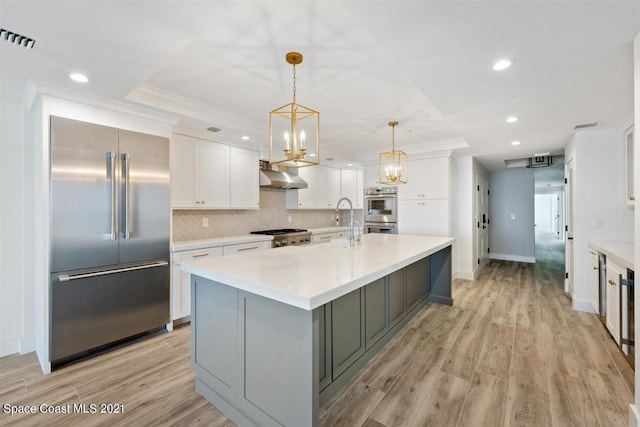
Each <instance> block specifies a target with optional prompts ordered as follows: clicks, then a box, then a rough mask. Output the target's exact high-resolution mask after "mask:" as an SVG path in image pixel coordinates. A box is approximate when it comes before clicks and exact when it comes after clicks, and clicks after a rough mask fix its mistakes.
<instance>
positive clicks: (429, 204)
mask: <svg viewBox="0 0 640 427" xmlns="http://www.w3.org/2000/svg"><path fill="white" fill-rule="evenodd" d="M421 203H422V205H421V206H422V224H423V227H422V231H421V233H420V234H424V235H427V236H448V235H449V232H450V231H449V200H447V199H442V200H424V201H423V202H421Z"/></svg>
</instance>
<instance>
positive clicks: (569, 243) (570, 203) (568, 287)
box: [565, 159, 575, 298]
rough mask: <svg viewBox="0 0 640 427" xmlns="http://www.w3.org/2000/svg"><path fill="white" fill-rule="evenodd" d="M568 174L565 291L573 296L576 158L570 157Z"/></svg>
mask: <svg viewBox="0 0 640 427" xmlns="http://www.w3.org/2000/svg"><path fill="white" fill-rule="evenodd" d="M566 168H567V169H566V176H567V191H566V194H567V196H566V198H565V201H566V204H567V209H566V212H567V215H566V226H565V227H566V230H567V231H566V247H567V253H566V260H567V261H566V266H567V278H566V279H565V292H567V293H569V295H570V296H571V298H573V210H574V190H575V185H574V182H573V181H574V177H573V174H574V171H573V168H574V160H573V159H570V160H569V161H568V162H567V166H566Z"/></svg>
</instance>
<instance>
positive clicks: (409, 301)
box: [181, 234, 454, 426]
mask: <svg viewBox="0 0 640 427" xmlns="http://www.w3.org/2000/svg"><path fill="white" fill-rule="evenodd" d="M453 242H454V239H451V238H447V237H428V236H405V235H387V234H367V235H364V236H363V237H362V244H361V245H359V246H355V247H344V246H342V245H339V244H333V243H324V244H319V245H307V246H292V247H285V248H278V249H272V250H267V251H262V252H259V253H253V254H246V255H235V256H231V257H224V258H211V259H206V260H199V261H190V262H188V263H185V264H182V267H181V268H182V269H183V270H185V271H187V272H189V273H191V275H192V283H191V286H192V292H191V301H192V331H191V337H192V343H191V346H192V351H191V361H192V367H193V370H194V372H195V374H196V390H197V391H198V392H199V393H200V394H202V395H203V396H204V397H205V398H207V399H208V400H209V401H210V402H211V403H213V404H214V405H215V406H216V407H217V408H218V409H220V410H221V411H222V412H223V413H225V415H227V416H228V417H229V418H231V419H232V420H233V421H234V422H236V423H237V424H238V425H241V426H243V425H249V426H251V425H265V426H281V425H284V426H315V425H317V423H318V411H319V407H320V404H321V403H323V402H325V401H326V400H328V399H329V398H330V397H331V396H332V395H334V394H335V393H336V392H337V391H338V390H340V388H341V387H342V386H343V385H344V384H345V383H346V382H347V380H348V379H349V378H350V377H352V376H353V375H354V374H355V373H356V372H357V370H358V369H359V368H360V367H361V366H363V365H364V364H365V363H366V361H368V360H369V359H370V358H371V357H372V356H373V355H374V354H375V353H376V352H377V351H378V350H379V349H380V348H381V347H382V346H384V344H385V343H386V342H388V341H389V340H390V339H391V337H392V336H393V335H394V334H395V333H396V332H397V331H398V330H399V329H400V328H401V327H402V326H403V325H404V324H406V322H407V321H408V320H409V319H410V318H411V316H412V315H413V314H415V313H416V312H417V311H418V309H419V307H421V306H422V304H424V303H425V301H432V302H437V303H443V304H449V305H451V304H453V300H452V299H451V246H452V244H453Z"/></svg>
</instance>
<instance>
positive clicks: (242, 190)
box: [229, 147, 260, 209]
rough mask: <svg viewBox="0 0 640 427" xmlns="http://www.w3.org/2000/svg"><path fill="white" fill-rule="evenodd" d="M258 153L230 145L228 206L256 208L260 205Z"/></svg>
mask: <svg viewBox="0 0 640 427" xmlns="http://www.w3.org/2000/svg"><path fill="white" fill-rule="evenodd" d="M259 164H260V154H259V153H258V152H257V151H253V150H247V149H246V148H239V147H231V148H230V152H229V165H230V168H229V170H230V172H231V176H232V177H233V179H232V180H231V185H230V190H231V194H230V195H229V200H230V207H232V208H234V209H258V208H259V207H260V175H259Z"/></svg>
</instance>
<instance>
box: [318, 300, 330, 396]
mask: <svg viewBox="0 0 640 427" xmlns="http://www.w3.org/2000/svg"><path fill="white" fill-rule="evenodd" d="M316 310H317V311H318V327H319V333H318V353H319V359H318V370H319V372H318V382H319V386H320V391H322V390H323V389H324V388H325V387H326V386H328V385H329V384H330V383H331V378H332V376H331V324H330V322H329V319H331V304H325V305H323V306H322V307H318V308H317V309H316Z"/></svg>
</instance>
